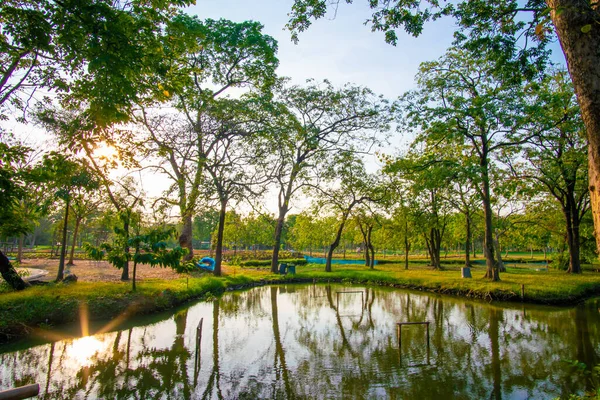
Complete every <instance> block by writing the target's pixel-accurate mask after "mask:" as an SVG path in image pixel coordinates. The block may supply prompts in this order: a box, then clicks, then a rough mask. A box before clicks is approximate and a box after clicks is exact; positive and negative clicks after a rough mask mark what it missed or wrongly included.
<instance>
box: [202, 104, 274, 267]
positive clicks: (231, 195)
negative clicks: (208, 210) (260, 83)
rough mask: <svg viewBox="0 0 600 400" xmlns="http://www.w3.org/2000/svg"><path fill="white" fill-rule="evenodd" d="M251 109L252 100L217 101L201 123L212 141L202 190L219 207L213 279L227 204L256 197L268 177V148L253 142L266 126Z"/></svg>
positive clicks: (207, 155) (218, 259) (252, 107)
mask: <svg viewBox="0 0 600 400" xmlns="http://www.w3.org/2000/svg"><path fill="white" fill-rule="evenodd" d="M215 105H217V104H215ZM255 106H256V104H254V103H253V100H252V97H244V96H242V98H241V99H239V100H220V101H219V102H218V107H215V108H214V109H213V110H211V114H210V115H205V116H204V118H203V121H202V129H203V131H204V132H210V134H211V135H212V136H214V138H215V139H214V143H215V145H214V146H213V148H212V150H211V152H210V153H207V154H205V155H204V156H205V157H206V159H205V161H204V170H205V174H206V180H205V182H204V184H205V188H206V189H207V192H208V193H210V194H211V195H212V196H210V197H211V199H212V200H214V201H216V202H217V204H218V207H219V224H218V226H217V237H216V246H215V269H214V274H215V276H220V275H221V262H222V258H223V252H222V250H223V233H224V229H225V215H226V213H227V207H228V205H229V203H230V202H231V201H238V202H241V201H243V200H247V199H249V198H252V197H257V196H260V195H261V194H262V193H263V192H264V190H265V188H266V187H265V186H264V185H265V183H267V182H268V180H269V177H270V176H271V174H270V170H269V168H267V167H266V166H265V161H266V160H267V159H268V157H267V152H268V150H269V149H268V148H265V147H262V146H261V145H262V142H261V141H256V140H254V139H255V138H254V137H255V136H256V135H259V134H260V133H261V132H263V131H264V129H265V126H266V125H265V123H264V120H263V118H264V115H262V113H261V111H262V110H261V107H260V105H259V106H258V110H257V109H255V108H254V107H255Z"/></svg>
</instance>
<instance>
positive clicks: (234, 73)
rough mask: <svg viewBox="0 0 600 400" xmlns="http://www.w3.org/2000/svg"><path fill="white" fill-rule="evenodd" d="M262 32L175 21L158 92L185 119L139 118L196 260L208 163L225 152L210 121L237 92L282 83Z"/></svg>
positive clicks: (247, 25) (272, 45)
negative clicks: (196, 225)
mask: <svg viewBox="0 0 600 400" xmlns="http://www.w3.org/2000/svg"><path fill="white" fill-rule="evenodd" d="M262 28H263V27H262V25H261V24H259V23H257V22H252V21H246V22H242V23H235V22H231V21H227V20H218V21H215V20H210V19H208V20H206V21H200V20H199V19H198V18H196V17H190V16H187V15H183V14H181V15H178V16H177V17H175V18H174V19H173V20H172V21H171V22H170V23H169V25H168V26H167V29H166V33H165V36H164V40H165V47H166V48H167V49H168V51H167V52H166V53H165V56H166V60H165V64H166V65H165V71H166V72H165V73H164V74H162V75H160V74H159V75H157V79H158V83H157V87H160V88H161V90H162V91H163V92H164V95H163V99H162V100H165V99H172V102H171V103H170V105H171V106H175V108H176V110H177V111H178V113H177V114H175V115H157V114H156V113H155V114H153V115H152V114H150V112H149V111H148V110H146V109H145V108H144V109H142V113H141V115H139V116H138V121H139V122H141V123H142V124H143V125H144V126H145V127H146V134H145V135H144V136H143V137H142V138H141V143H142V145H143V146H142V147H145V148H146V152H147V154H148V155H150V156H152V157H154V158H155V159H156V160H157V163H156V164H155V167H154V168H155V170H156V171H158V172H161V173H163V174H165V175H166V176H167V177H168V178H169V179H170V180H171V181H172V186H171V188H169V190H168V191H167V193H166V195H165V196H164V198H163V200H164V201H166V202H167V203H169V204H170V205H173V206H177V207H179V210H180V215H181V220H182V231H181V235H180V237H179V243H180V245H181V246H182V247H185V248H187V249H188V250H189V253H188V257H189V258H191V257H192V256H193V246H192V233H193V230H192V225H193V224H192V220H193V217H194V214H195V213H196V212H197V211H198V207H199V206H200V205H201V203H202V199H203V197H204V192H203V184H202V183H203V182H202V180H203V176H204V173H205V172H206V171H205V163H206V159H207V157H208V154H211V153H212V152H214V151H215V147H216V146H218V145H219V142H218V140H219V139H218V136H217V135H215V132H211V131H206V129H207V127H208V124H206V123H204V120H205V119H210V118H212V117H211V116H210V114H211V113H213V110H214V109H215V108H218V107H219V106H218V105H217V104H218V102H219V101H220V99H222V98H224V97H225V96H228V95H229V94H230V93H231V92H234V91H236V90H241V91H243V92H254V93H267V92H268V91H269V88H270V86H271V85H272V84H273V83H274V82H275V68H276V67H277V65H278V60H277V58H276V51H277V43H276V42H275V40H274V39H273V38H272V37H270V36H268V35H265V34H264V33H262ZM174 128H175V129H174Z"/></svg>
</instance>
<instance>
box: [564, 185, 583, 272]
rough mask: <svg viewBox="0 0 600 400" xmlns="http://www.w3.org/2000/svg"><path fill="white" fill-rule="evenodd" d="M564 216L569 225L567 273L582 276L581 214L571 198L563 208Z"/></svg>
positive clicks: (569, 197)
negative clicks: (580, 250)
mask: <svg viewBox="0 0 600 400" xmlns="http://www.w3.org/2000/svg"><path fill="white" fill-rule="evenodd" d="M563 214H564V216H565V220H566V225H567V246H568V247H569V268H568V269H567V272H568V273H570V274H580V273H581V260H580V257H579V249H580V237H579V213H578V212H577V208H576V205H575V200H574V199H573V198H572V197H571V196H568V198H567V204H566V205H565V206H564V207H563Z"/></svg>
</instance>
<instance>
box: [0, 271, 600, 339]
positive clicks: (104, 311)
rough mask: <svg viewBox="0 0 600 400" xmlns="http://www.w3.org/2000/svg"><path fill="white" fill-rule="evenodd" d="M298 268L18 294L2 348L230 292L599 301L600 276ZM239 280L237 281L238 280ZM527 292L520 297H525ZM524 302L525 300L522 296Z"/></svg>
mask: <svg viewBox="0 0 600 400" xmlns="http://www.w3.org/2000/svg"><path fill="white" fill-rule="evenodd" d="M322 268H323V267H322V266H314V265H309V266H306V267H302V270H301V271H299V273H298V274H297V275H286V276H279V275H270V274H269V273H268V271H265V270H239V269H238V270H237V274H236V273H235V272H234V275H228V276H225V277H222V278H215V277H212V276H202V277H182V278H181V277H180V278H177V279H173V280H166V279H148V280H145V281H142V282H139V283H138V290H137V291H136V292H132V291H131V283H130V282H118V283H117V282H78V283H71V284H47V285H44V286H34V287H31V288H29V289H27V290H24V291H22V292H5V293H1V294H0V343H6V342H11V341H15V340H18V339H20V338H23V337H25V336H29V335H41V336H44V335H45V331H47V330H48V329H50V328H52V327H53V326H56V325H59V324H63V323H67V322H73V321H76V320H79V318H80V315H87V317H88V318H89V319H90V320H112V319H114V320H115V324H118V321H120V320H121V321H122V320H123V319H127V318H128V316H130V315H135V314H150V313H155V312H160V311H164V310H167V309H170V308H173V307H176V306H179V305H181V304H184V303H186V302H188V301H192V300H198V299H207V298H212V297H215V296H219V295H221V294H222V293H223V292H225V291H228V290H241V289H246V288H250V287H254V286H259V285H266V284H278V283H312V282H315V283H327V282H332V283H333V282H348V283H360V284H370V285H378V286H388V287H395V288H402V289H412V290H422V291H428V292H434V293H440V294H445V295H455V296H462V297H468V298H471V299H473V298H475V299H482V300H486V301H522V302H527V303H537V304H552V305H573V304H576V303H578V302H581V301H583V300H585V299H587V298H590V297H594V296H598V295H600V274H591V273H589V274H583V275H579V276H573V275H567V274H565V273H564V272H561V271H548V272H544V273H532V272H531V271H522V270H517V269H515V270H509V271H508V272H507V273H504V274H502V275H501V278H502V281H500V282H489V281H487V280H484V279H482V278H481V277H479V275H483V273H482V272H483V269H476V268H474V278H473V279H461V278H460V272H458V270H452V269H447V270H444V271H433V270H429V269H418V268H415V269H412V270H403V269H400V268H398V266H385V267H383V266H382V267H379V268H378V269H375V270H368V269H365V268H364V267H360V266H358V267H357V266H348V267H345V268H341V267H338V268H335V269H334V271H333V272H331V273H325V272H323V271H322ZM240 273H242V275H240ZM522 288H524V292H522ZM523 294H524V296H523V297H522V295H523Z"/></svg>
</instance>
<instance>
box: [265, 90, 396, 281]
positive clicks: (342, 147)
mask: <svg viewBox="0 0 600 400" xmlns="http://www.w3.org/2000/svg"><path fill="white" fill-rule="evenodd" d="M277 100H278V102H279V104H280V105H281V106H282V107H283V110H284V111H283V112H282V114H281V117H282V118H280V119H278V121H277V122H278V125H279V126H278V127H277V130H276V131H277V134H276V135H274V136H273V137H272V138H273V140H274V141H275V146H274V149H275V150H274V153H275V155H274V156H273V160H272V163H273V165H274V166H275V170H276V173H275V181H276V188H277V189H276V190H277V192H278V197H277V200H278V215H277V225H276V227H275V236H274V238H273V257H272V259H271V272H273V273H277V271H278V268H277V264H278V260H279V250H280V247H281V235H282V232H283V227H284V223H285V217H286V215H287V213H288V212H289V210H290V208H291V206H292V205H291V201H292V199H293V198H294V197H295V196H296V194H297V193H299V192H300V191H301V190H302V189H303V188H306V187H307V186H309V185H311V184H314V183H315V181H316V180H318V176H317V172H318V170H319V167H322V166H323V165H325V164H327V163H328V162H330V160H331V157H332V155H334V154H337V153H338V152H340V151H346V152H347V151H350V150H352V149H353V148H360V149H365V150H363V151H362V152H368V151H369V150H370V149H371V148H372V147H373V146H374V145H375V144H376V143H377V142H379V141H380V140H381V139H380V138H378V135H377V134H378V133H379V132H382V131H385V130H386V128H387V126H388V121H389V119H390V114H389V108H388V105H387V103H386V102H385V101H384V100H383V99H382V98H381V97H377V96H375V95H374V94H373V92H371V91H370V90H369V89H366V88H361V87H357V86H352V85H345V86H344V87H342V88H341V89H336V88H334V87H333V85H332V84H331V83H330V82H328V81H324V82H322V83H317V82H314V81H308V84H307V86H305V87H302V86H291V87H284V88H282V89H281V90H280V91H279V93H278V96H277ZM353 146H356V147H353Z"/></svg>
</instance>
